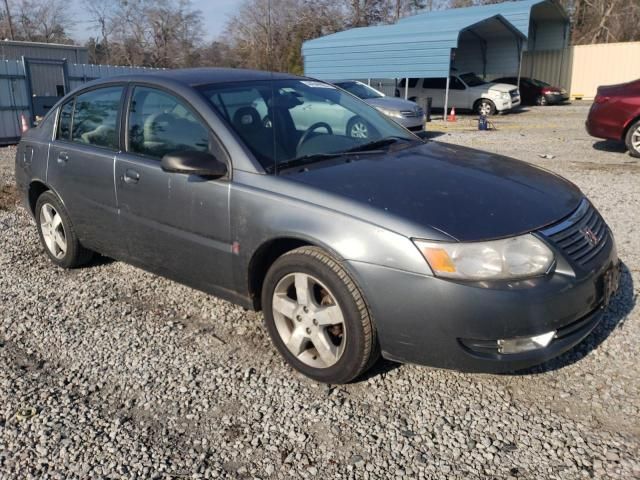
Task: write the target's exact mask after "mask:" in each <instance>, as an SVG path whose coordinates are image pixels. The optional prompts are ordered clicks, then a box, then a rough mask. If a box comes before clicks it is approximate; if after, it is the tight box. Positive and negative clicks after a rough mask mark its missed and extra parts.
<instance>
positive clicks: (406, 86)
mask: <svg viewBox="0 0 640 480" xmlns="http://www.w3.org/2000/svg"><path fill="white" fill-rule="evenodd" d="M404 99H405V100H409V79H408V78H405V79H404Z"/></svg>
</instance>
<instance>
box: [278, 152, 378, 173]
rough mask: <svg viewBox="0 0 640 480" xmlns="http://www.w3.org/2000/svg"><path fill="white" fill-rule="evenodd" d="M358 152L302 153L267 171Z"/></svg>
mask: <svg viewBox="0 0 640 480" xmlns="http://www.w3.org/2000/svg"><path fill="white" fill-rule="evenodd" d="M368 153H376V152H368ZM380 153H382V152H380ZM357 154H358V152H355V151H353V152H352V151H350V150H349V151H346V152H335V153H312V154H310V155H302V156H301V157H296V158H292V159H291V160H287V161H286V162H280V163H278V164H277V166H276V165H272V166H270V167H269V168H268V169H267V171H268V172H269V173H271V172H273V171H274V170H275V169H276V168H277V169H278V170H284V169H286V168H292V167H298V166H301V165H309V164H310V163H313V162H319V161H322V160H327V159H329V158H338V157H347V156H349V155H357Z"/></svg>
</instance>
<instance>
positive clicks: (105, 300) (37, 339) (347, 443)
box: [0, 105, 640, 479]
mask: <svg viewBox="0 0 640 480" xmlns="http://www.w3.org/2000/svg"><path fill="white" fill-rule="evenodd" d="M586 112H587V110H586V107H585V106H581V105H576V106H563V107H546V108H536V109H530V111H528V112H523V113H520V114H511V115H506V116H499V117H496V118H494V119H493V121H494V124H495V126H496V127H497V131H492V132H478V131H477V130H475V128H474V119H473V118H471V117H466V118H465V117H461V118H460V120H459V121H458V123H456V124H455V125H454V126H450V127H446V128H445V127H444V126H443V125H442V123H438V122H432V123H431V124H429V130H430V131H431V133H430V135H431V136H434V137H435V136H437V140H439V141H446V142H451V143H458V144H464V145H470V146H474V147H478V148H482V149H486V150H490V151H495V152H499V153H503V154H507V155H511V156H513V157H516V158H520V159H522V160H526V161H529V162H532V163H535V164H537V165H541V166H544V167H546V168H548V169H550V170H553V171H555V172H558V173H560V174H562V175H564V176H566V177H568V178H569V179H571V180H572V181H573V182H575V183H576V184H578V185H579V186H580V187H581V188H582V189H583V190H584V191H585V192H586V193H587V194H588V195H589V196H590V198H591V199H592V200H593V202H594V203H595V205H596V206H597V207H598V208H599V209H600V211H601V212H602V214H603V215H604V217H605V218H606V220H607V221H608V222H609V224H610V225H611V227H612V228H613V230H614V233H615V236H616V239H617V242H618V248H619V254H620V257H621V258H622V260H623V261H624V263H625V270H624V276H623V280H622V285H621V291H620V292H619V294H618V295H617V297H616V298H615V300H614V302H613V304H612V305H611V306H610V308H609V309H608V311H607V314H606V317H605V321H604V322H602V323H601V325H600V326H599V327H598V329H597V330H596V331H595V332H594V334H592V335H591V336H590V337H589V338H588V340H587V341H586V342H585V343H583V344H582V345H580V346H579V347H578V348H577V349H575V350H573V351H571V352H569V353H568V354H565V355H564V356H562V357H560V358H559V359H556V360H554V361H552V362H550V363H549V364H547V365H545V366H544V367H543V368H539V369H534V370H532V371H531V372H529V373H528V374H520V375H471V374H461V373H457V372H451V371H443V370H437V369H432V368H426V367H418V366H412V365H396V364H393V363H390V362H384V361H382V362H380V363H379V364H378V365H377V366H376V368H375V369H374V370H373V371H372V372H371V373H370V375H368V376H367V377H366V378H364V379H361V380H360V381H358V382H356V383H353V384H350V385H347V386H338V387H332V386H324V385H318V384H315V383H313V382H311V381H308V380H306V379H305V378H303V377H301V376H299V375H297V374H295V373H294V372H293V371H291V370H290V369H289V368H287V366H286V365H285V364H284V363H283V361H282V360H281V359H280V357H279V356H278V355H277V354H276V353H275V350H274V348H272V347H271V345H270V342H269V340H268V338H267V334H266V332H265V330H264V329H263V327H262V324H261V320H262V318H261V315H259V314H256V313H252V312H247V311H244V310H243V309H241V308H238V307H235V306H233V305H231V304H229V303H226V302H223V301H221V300H218V299H216V298H214V297H210V296H207V295H204V294H202V293H199V292H196V291H193V290H190V289H188V288H186V287H183V286H181V285H178V284H176V283H173V282H171V281H168V280H164V279H162V278H158V277H155V276H153V275H150V274H147V273H145V272H143V271H141V270H137V269H135V268H133V267H130V266H128V265H125V264H122V263H119V262H113V261H109V260H107V259H104V260H101V261H98V262H95V263H94V264H93V265H92V266H90V267H88V268H83V269H79V270H74V271H63V270H60V269H57V268H54V267H53V266H52V265H51V264H50V263H49V262H48V261H47V259H46V258H45V256H44V254H43V251H42V248H41V247H40V245H39V244H38V241H37V237H36V230H35V227H34V224H33V221H32V220H31V219H30V217H29V216H28V214H27V213H26V212H25V211H24V210H23V209H22V208H20V207H17V206H16V205H15V192H14V190H13V188H12V182H13V155H14V152H15V150H14V149H12V148H3V149H0V187H1V190H0V234H1V238H2V248H1V249H0V272H1V273H0V305H1V309H0V384H1V388H0V478H19V479H27V478H37V479H44V478H59V479H63V478H64V479H71V478H83V479H85V478H91V479H94V478H144V479H147V478H214V477H227V478H263V479H266V478H313V477H315V478H323V479H328V478H337V477H344V478H381V477H385V478H387V477H391V478H443V479H444V478H465V479H467V478H471V479H473V478H495V479H506V478H517V479H543V478H554V479H574V478H623V479H630V478H640V443H639V439H640V420H639V418H640V416H639V409H640V400H639V398H640V396H639V393H640V392H639V390H640V389H639V386H640V378H639V375H638V372H639V367H640V361H639V358H640V356H639V355H638V353H639V352H638V345H639V343H640V342H639V341H640V318H639V317H640V315H639V309H638V308H637V307H634V306H635V304H636V301H637V293H638V285H640V253H639V252H640V235H639V233H638V226H637V224H638V220H640V215H639V213H638V212H640V187H639V185H640V162H638V161H637V160H633V159H632V158H631V157H629V156H628V155H627V154H625V153H623V152H622V151H621V150H620V148H619V147H618V146H616V145H613V144H609V143H606V142H598V141H595V140H593V139H591V138H589V137H588V136H587V135H586V133H585V132H584V128H583V122H584V118H585V116H586ZM539 154H540V155H553V156H554V158H540V157H539V156H538V155H539ZM30 409H32V410H30ZM25 417H26V418H25Z"/></svg>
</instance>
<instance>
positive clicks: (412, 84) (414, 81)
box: [398, 78, 418, 88]
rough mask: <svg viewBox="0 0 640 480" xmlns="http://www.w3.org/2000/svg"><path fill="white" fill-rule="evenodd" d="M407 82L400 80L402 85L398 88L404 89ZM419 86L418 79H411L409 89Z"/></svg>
mask: <svg viewBox="0 0 640 480" xmlns="http://www.w3.org/2000/svg"><path fill="white" fill-rule="evenodd" d="M405 82H406V79H404V78H403V79H402V80H400V83H399V84H398V87H402V88H404V84H405ZM417 84H418V79H417V78H410V79H409V88H414V87H415V86H416V85H417Z"/></svg>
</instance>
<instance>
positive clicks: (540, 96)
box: [493, 77, 569, 105]
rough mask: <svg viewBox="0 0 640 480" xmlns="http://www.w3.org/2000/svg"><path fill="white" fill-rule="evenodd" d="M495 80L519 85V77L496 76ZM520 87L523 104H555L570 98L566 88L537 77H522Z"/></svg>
mask: <svg viewBox="0 0 640 480" xmlns="http://www.w3.org/2000/svg"><path fill="white" fill-rule="evenodd" d="M493 81H494V82H496V83H511V84H513V85H518V77H503V78H496V79H495V80H493ZM518 87H519V89H520V96H521V100H522V104H523V105H555V104H558V103H564V102H566V101H568V100H569V93H568V92H567V91H566V90H565V89H564V88H560V87H554V86H552V85H550V84H548V83H546V82H543V81H542V80H536V79H535V78H527V77H522V78H520V85H519V86H518Z"/></svg>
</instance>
